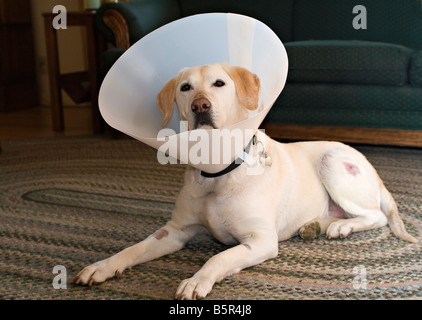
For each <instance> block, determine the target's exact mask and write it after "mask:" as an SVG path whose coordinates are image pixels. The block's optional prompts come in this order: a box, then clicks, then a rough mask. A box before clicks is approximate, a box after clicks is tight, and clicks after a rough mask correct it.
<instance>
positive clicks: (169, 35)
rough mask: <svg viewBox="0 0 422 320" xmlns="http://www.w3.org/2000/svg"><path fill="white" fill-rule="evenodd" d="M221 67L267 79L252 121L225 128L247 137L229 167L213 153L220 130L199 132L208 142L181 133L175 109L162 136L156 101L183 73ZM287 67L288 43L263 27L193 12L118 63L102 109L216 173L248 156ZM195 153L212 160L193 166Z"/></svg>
mask: <svg viewBox="0 0 422 320" xmlns="http://www.w3.org/2000/svg"><path fill="white" fill-rule="evenodd" d="M219 62H227V63H229V64H231V65H234V66H241V67H244V68H246V69H248V70H250V71H252V72H253V73H255V74H257V75H258V77H259V78H260V80H261V96H260V100H259V101H260V102H259V107H258V109H257V110H256V111H251V112H250V115H249V118H248V119H247V120H244V121H242V122H240V123H237V124H236V125H233V126H231V127H229V128H227V129H228V130H230V131H233V130H235V131H237V132H242V134H243V135H244V139H243V141H244V142H243V143H241V145H238V144H234V145H233V147H231V149H230V160H229V161H228V163H227V161H215V158H214V159H212V153H213V151H215V149H213V146H212V145H213V139H212V137H213V134H212V131H214V130H218V129H212V130H211V129H210V130H203V129H198V130H203V131H204V132H206V137H205V136H204V135H202V134H201V135H195V137H196V138H195V139H192V138H191V136H190V134H189V133H191V132H193V131H198V130H193V131H185V130H183V128H184V126H183V125H181V122H180V119H179V115H178V112H174V113H173V117H172V119H171V120H170V122H169V123H168V125H167V126H166V130H164V131H163V129H164V128H163V127H162V124H161V123H162V115H161V112H160V110H159V109H158V106H157V102H156V99H157V94H158V93H159V92H160V90H161V89H162V87H163V86H164V85H165V84H166V82H167V81H168V80H170V79H171V78H173V77H175V76H176V75H177V73H178V72H179V71H180V70H181V69H183V68H185V67H193V66H199V65H205V64H213V63H219ZM287 70H288V59H287V54H286V50H285V49H284V46H283V44H282V43H281V41H280V39H279V38H278V37H277V36H276V35H275V33H274V32H273V31H272V30H271V29H270V28H268V27H267V26H266V25H265V24H263V23H262V22H260V21H258V20H255V19H253V18H250V17H247V16H243V15H238V14H226V13H209V14H199V15H194V16H190V17H187V18H183V19H180V20H177V21H174V22H172V23H169V24H167V25H165V26H163V27H161V28H159V29H157V30H155V31H153V32H151V33H150V34H148V35H146V36H145V37H143V38H142V39H140V40H139V41H138V42H136V43H135V44H134V45H133V46H131V47H130V48H129V49H128V50H127V51H126V52H125V53H124V54H123V55H122V56H121V57H120V58H119V59H118V60H117V61H116V63H115V64H114V65H113V67H112V68H111V69H110V71H109V72H108V74H107V75H106V77H105V79H104V81H103V83H102V86H101V90H100V94H99V106H100V112H101V114H102V116H103V118H104V119H105V121H106V122H107V123H108V124H109V125H110V126H111V127H113V128H115V129H117V130H119V131H121V132H123V133H125V134H127V135H129V136H131V137H133V138H135V139H137V140H140V141H142V142H144V143H146V144H148V145H150V146H152V147H154V148H156V149H158V150H160V151H163V150H164V152H168V153H170V154H171V150H167V149H172V146H177V147H175V148H174V150H177V155H176V157H177V158H178V159H179V160H180V161H181V162H183V163H189V164H190V165H192V166H194V167H195V168H197V169H199V170H202V171H205V172H208V173H216V172H219V171H222V170H224V169H225V168H226V167H227V166H229V165H230V163H231V162H232V161H234V160H235V159H236V158H237V155H239V154H241V153H242V152H243V150H244V149H245V147H246V145H247V144H248V143H249V141H250V140H251V138H252V137H253V135H254V134H255V132H256V130H257V129H258V127H259V125H260V124H261V122H262V121H263V120H264V118H265V116H266V115H267V113H268V111H269V110H270V109H271V107H272V105H273V104H274V102H275V100H276V99H277V97H278V96H279V94H280V93H281V91H282V90H283V88H284V85H285V82H286V78H287ZM163 132H164V134H163ZM159 136H160V137H161V138H158V137H159ZM163 136H164V137H163ZM198 136H201V137H202V141H199V140H200V139H198ZM202 142H208V144H207V145H206V146H205V147H204V148H206V150H205V149H204V148H202V147H201V148H198V143H202ZM169 146H170V147H169ZM179 146H183V147H182V148H179ZM192 148H194V150H195V152H197V151H198V149H201V152H202V155H201V159H204V156H205V157H209V159H205V161H200V162H199V163H197V162H198V161H191V159H190V157H189V153H190V151H191V150H193V149H192Z"/></svg>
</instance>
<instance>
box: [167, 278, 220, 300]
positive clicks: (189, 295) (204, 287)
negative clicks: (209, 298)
mask: <svg viewBox="0 0 422 320" xmlns="http://www.w3.org/2000/svg"><path fill="white" fill-rule="evenodd" d="M212 286H213V283H212V282H211V281H210V280H209V279H207V278H205V277H201V276H196V275H195V276H193V277H192V278H189V279H186V280H183V281H182V282H181V283H180V285H179V287H178V288H177V290H176V293H175V294H174V298H175V299H178V300H196V299H203V298H205V297H206V295H207V294H208V293H210V292H211V289H212Z"/></svg>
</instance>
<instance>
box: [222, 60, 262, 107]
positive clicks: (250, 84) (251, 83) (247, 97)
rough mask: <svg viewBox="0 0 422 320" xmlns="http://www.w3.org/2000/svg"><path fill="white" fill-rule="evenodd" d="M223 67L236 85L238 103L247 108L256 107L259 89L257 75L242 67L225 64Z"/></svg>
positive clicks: (259, 84)
mask: <svg viewBox="0 0 422 320" xmlns="http://www.w3.org/2000/svg"><path fill="white" fill-rule="evenodd" d="M224 68H225V69H226V71H227V73H228V74H229V76H230V78H232V80H233V81H234V84H235V85H236V93H237V97H238V98H239V102H240V104H241V105H242V106H244V107H245V108H247V109H249V110H255V109H257V108H258V101H259V93H260V90H261V82H260V80H259V78H258V76H257V75H256V74H254V73H252V72H250V71H249V70H247V69H245V68H242V67H234V66H230V65H225V66H224Z"/></svg>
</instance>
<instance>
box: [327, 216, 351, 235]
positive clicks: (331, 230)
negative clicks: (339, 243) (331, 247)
mask: <svg viewBox="0 0 422 320" xmlns="http://www.w3.org/2000/svg"><path fill="white" fill-rule="evenodd" d="M352 232H353V227H352V226H351V225H350V223H348V221H347V220H338V221H335V222H333V223H332V224H330V226H329V227H328V229H327V232H326V236H327V239H332V238H341V239H344V238H346V237H348V236H349V235H350V234H351V233H352Z"/></svg>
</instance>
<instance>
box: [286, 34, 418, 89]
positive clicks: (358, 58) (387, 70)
mask: <svg viewBox="0 0 422 320" xmlns="http://www.w3.org/2000/svg"><path fill="white" fill-rule="evenodd" d="M285 47H286V50H287V54H288V56H289V76H288V81H291V82H320V83H351V84H370V85H389V86H401V85H404V84H406V83H408V67H409V60H410V56H411V54H412V50H410V49H408V48H406V47H403V46H400V45H392V44H386V43H377V42H369V41H338V40H320V41H298V42H289V43H286V44H285Z"/></svg>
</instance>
